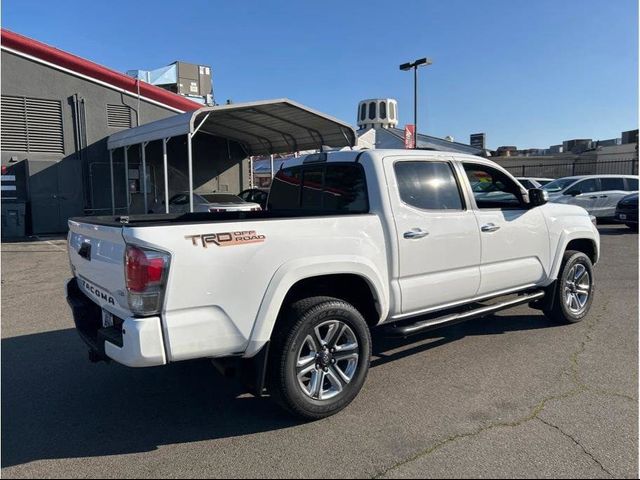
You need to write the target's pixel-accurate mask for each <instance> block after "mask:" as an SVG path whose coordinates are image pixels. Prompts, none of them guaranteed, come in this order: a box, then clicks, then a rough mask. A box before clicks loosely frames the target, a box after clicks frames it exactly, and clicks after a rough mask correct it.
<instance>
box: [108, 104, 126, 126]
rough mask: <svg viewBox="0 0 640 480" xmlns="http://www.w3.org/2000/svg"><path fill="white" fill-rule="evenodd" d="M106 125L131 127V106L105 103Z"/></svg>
mask: <svg viewBox="0 0 640 480" xmlns="http://www.w3.org/2000/svg"><path fill="white" fill-rule="evenodd" d="M107 126H109V127H113V128H131V127H132V125H131V107H129V106H128V105H109V104H108V105H107Z"/></svg>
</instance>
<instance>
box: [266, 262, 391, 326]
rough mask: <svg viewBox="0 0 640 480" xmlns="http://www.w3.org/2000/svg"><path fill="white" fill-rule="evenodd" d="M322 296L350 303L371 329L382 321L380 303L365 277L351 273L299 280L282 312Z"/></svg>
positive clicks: (290, 290) (291, 290)
mask: <svg viewBox="0 0 640 480" xmlns="http://www.w3.org/2000/svg"><path fill="white" fill-rule="evenodd" d="M321 295H322V296H328V297H336V298H340V299H342V300H345V301H347V302H349V303H350V304H351V305H353V306H354V307H355V308H356V309H357V310H358V311H359V312H360V313H361V314H362V316H363V317H364V319H365V321H366V322H367V324H368V325H369V326H370V327H374V326H375V325H377V324H378V322H379V321H380V313H379V311H378V308H379V303H378V301H377V299H376V297H375V295H374V293H373V291H372V288H371V286H370V285H369V283H368V282H367V280H365V279H364V278H363V277H361V276H359V275H355V274H350V273H342V274H331V275H320V276H317V277H310V278H305V279H303V280H299V281H298V282H297V283H295V284H294V285H293V286H292V287H291V288H290V289H289V291H288V292H287V295H286V297H285V299H284V301H283V302H282V306H281V307H280V312H282V310H283V308H285V307H286V306H287V305H291V303H293V302H295V301H296V300H300V299H302V298H306V297H313V296H321ZM278 317H280V315H278Z"/></svg>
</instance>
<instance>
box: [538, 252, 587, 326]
mask: <svg viewBox="0 0 640 480" xmlns="http://www.w3.org/2000/svg"><path fill="white" fill-rule="evenodd" d="M574 267H575V268H576V269H575V270H574ZM582 267H584V271H585V272H586V274H587V275H588V278H587V280H588V285H589V286H588V289H587V290H588V296H587V298H586V302H585V303H584V305H581V304H580V303H579V302H580V301H581V300H580V299H581V298H583V297H581V296H580V295H579V293H578V292H577V291H573V290H572V289H573V288H575V287H576V285H575V284H576V282H575V279H574V280H573V286H571V282H572V280H571V278H570V276H571V275H574V276H575V275H576V274H577V272H581V271H582ZM582 278H583V280H582V282H584V277H582ZM578 283H579V282H578ZM583 284H584V283H583ZM577 287H579V285H578V286H577ZM554 288H555V301H554V302H553V308H551V309H550V310H545V311H544V314H545V315H546V316H547V317H548V318H550V319H552V320H555V321H557V322H559V323H578V322H580V321H581V320H582V319H583V318H584V317H586V316H587V314H588V313H589V310H590V309H591V304H592V303H593V297H594V294H595V279H594V276H593V264H592V263H591V259H590V258H589V257H588V256H587V255H585V254H584V253H582V252H578V251H575V250H567V251H566V252H565V253H564V257H563V258H562V265H561V266H560V272H559V273H558V279H557V280H556V282H555V285H554ZM571 293H573V294H574V295H575V297H574V300H573V301H572V303H571V306H570V305H569V301H570V300H569V299H568V298H567V295H569V294H571ZM576 306H577V307H579V308H574V307H576Z"/></svg>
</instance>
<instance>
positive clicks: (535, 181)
mask: <svg viewBox="0 0 640 480" xmlns="http://www.w3.org/2000/svg"><path fill="white" fill-rule="evenodd" d="M516 180H518V181H519V182H520V183H521V184H522V186H523V187H524V188H527V189H529V188H542V187H544V186H545V185H546V184H547V183H551V182H553V178H541V177H516Z"/></svg>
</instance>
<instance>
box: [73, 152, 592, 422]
mask: <svg viewBox="0 0 640 480" xmlns="http://www.w3.org/2000/svg"><path fill="white" fill-rule="evenodd" d="M69 225H70V232H69V238H68V250H69V257H70V262H71V269H72V273H73V278H72V279H71V280H70V281H69V283H68V286H67V298H68V301H69V304H70V305H71V307H72V310H73V315H74V320H75V323H76V327H77V330H78V331H79V333H80V335H81V336H82V338H83V339H84V340H85V342H86V343H87V344H88V345H89V347H90V358H91V359H92V360H93V361H99V360H114V361H116V362H118V363H121V364H124V365H128V366H130V367H146V366H156V365H165V364H168V363H170V362H178V361H181V360H188V359H196V358H211V359H216V360H217V361H218V362H222V363H225V362H226V364H227V365H228V364H231V363H234V362H237V363H240V364H243V371H244V372H251V375H250V377H251V378H250V380H251V384H252V385H253V387H254V391H255V392H256V393H257V394H259V395H262V394H266V393H268V394H269V395H270V396H271V397H272V398H274V399H275V400H276V401H277V402H278V403H279V404H281V405H282V406H283V407H285V408H287V409H288V410H289V411H291V412H293V413H294V414H296V415H299V416H302V417H304V418H307V419H317V418H322V417H325V416H328V415H331V414H334V413H336V412H338V411H340V410H341V409H343V408H344V407H346V406H347V405H348V404H349V403H350V402H351V401H352V400H353V399H354V398H355V396H356V395H357V394H358V392H359V391H360V389H361V388H362V386H363V383H364V381H365V378H366V376H367V371H368V368H369V361H370V357H371V336H370V329H371V328H373V327H377V326H380V325H384V327H383V328H385V329H386V330H387V333H388V334H391V335H400V336H409V335H411V334H414V333H419V332H423V331H426V330H429V329H433V328H436V327H440V326H444V325H449V324H451V323H455V322H459V321H462V320H468V319H472V318H479V317H482V316H486V315H489V314H492V313H494V312H496V311H498V310H502V309H505V308H508V307H511V306H514V305H519V304H524V303H528V304H530V305H531V306H532V307H534V308H537V309H540V310H542V311H543V312H544V314H545V315H547V316H549V317H551V318H553V319H555V320H558V321H561V322H578V321H580V320H581V319H582V318H583V317H584V316H585V315H586V314H587V312H588V311H589V308H590V306H591V303H592V301H593V293H594V274H593V269H592V266H593V265H594V264H595V263H596V261H597V260H598V256H599V249H600V239H599V235H598V231H597V230H596V228H595V226H594V225H593V224H592V222H591V220H590V217H589V215H588V214H587V212H586V211H585V210H584V209H582V208H580V207H576V206H571V205H559V204H551V203H546V192H543V191H542V190H538V189H532V190H529V191H527V190H525V189H524V188H523V187H522V186H521V185H520V184H519V183H518V182H517V181H516V180H515V179H514V178H513V177H512V176H511V175H510V174H509V173H508V172H507V171H506V170H504V169H503V168H501V167H500V166H498V165H497V164H495V163H493V162H491V161H489V160H486V159H483V158H478V157H473V156H467V155H457V154H452V153H446V152H434V151H420V150H397V151H396V150H364V151H344V152H331V153H319V154H312V155H308V156H306V157H302V158H299V159H296V160H295V161H293V162H292V163H289V164H286V165H285V166H284V167H283V168H282V169H281V170H280V171H279V172H277V175H276V176H275V179H274V181H273V186H272V188H271V192H270V195H269V199H268V205H267V210H265V211H261V212H233V213H187V214H182V215H171V214H169V215H142V216H138V217H134V216H130V217H124V216H123V217H113V216H111V217H87V218H76V219H72V220H70V221H69Z"/></svg>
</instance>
